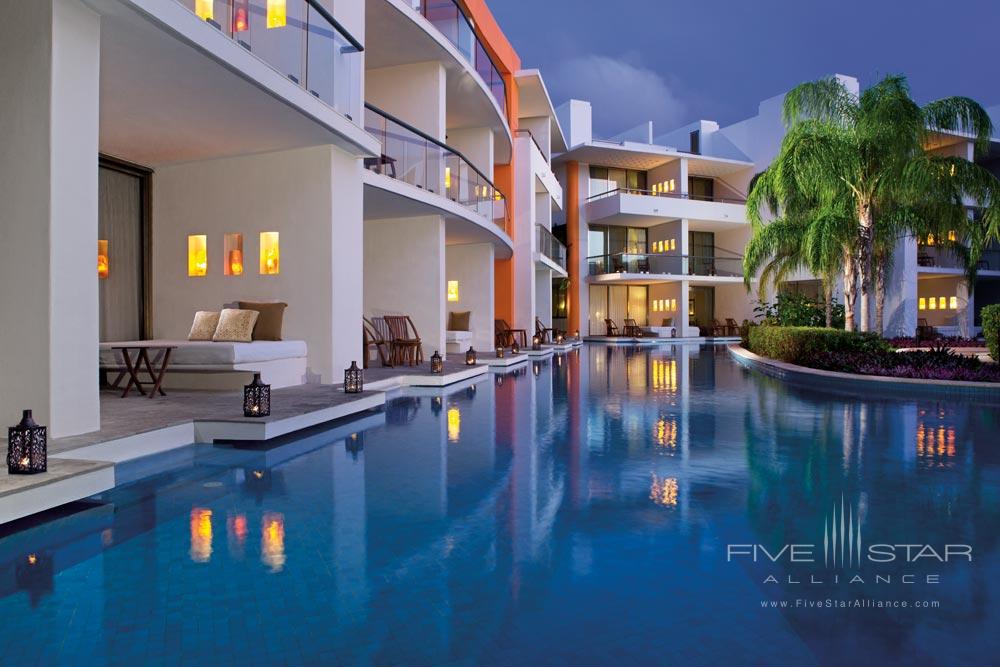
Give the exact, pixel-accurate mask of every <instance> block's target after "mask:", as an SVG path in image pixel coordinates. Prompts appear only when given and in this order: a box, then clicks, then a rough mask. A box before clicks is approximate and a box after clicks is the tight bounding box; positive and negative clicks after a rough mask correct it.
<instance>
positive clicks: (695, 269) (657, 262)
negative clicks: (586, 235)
mask: <svg viewBox="0 0 1000 667" xmlns="http://www.w3.org/2000/svg"><path fill="white" fill-rule="evenodd" d="M587 265H588V269H589V273H590V275H591V276H595V277H597V276H616V275H619V276H628V277H630V278H634V277H636V276H649V277H650V278H655V277H660V278H667V277H669V278H670V279H671V280H686V279H691V278H696V279H699V280H701V279H708V281H707V282H733V281H734V279H736V280H743V258H742V257H740V256H733V257H715V256H711V257H709V256H691V255H673V254H667V253H614V254H610V255H595V256H593V257H588V258H587ZM714 279H722V280H714Z"/></svg>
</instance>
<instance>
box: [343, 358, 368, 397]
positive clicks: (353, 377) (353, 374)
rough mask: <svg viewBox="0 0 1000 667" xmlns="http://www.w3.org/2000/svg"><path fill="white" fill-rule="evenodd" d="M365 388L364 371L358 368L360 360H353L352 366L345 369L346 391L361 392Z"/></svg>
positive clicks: (350, 392) (346, 392)
mask: <svg viewBox="0 0 1000 667" xmlns="http://www.w3.org/2000/svg"><path fill="white" fill-rule="evenodd" d="M364 388H365V378H364V371H362V370H361V369H360V368H358V362H357V361H352V362H351V367H350V368H348V369H346V370H345V371H344V393H345V394H360V393H361V392H362V391H364Z"/></svg>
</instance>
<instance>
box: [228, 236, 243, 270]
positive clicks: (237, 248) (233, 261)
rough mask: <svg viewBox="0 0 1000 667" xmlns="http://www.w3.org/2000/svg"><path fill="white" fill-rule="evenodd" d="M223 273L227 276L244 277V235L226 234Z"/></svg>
mask: <svg viewBox="0 0 1000 667" xmlns="http://www.w3.org/2000/svg"><path fill="white" fill-rule="evenodd" d="M224 245H225V248H224V251H225V255H224V260H225V264H224V269H223V273H224V274H225V275H227V276H242V275H243V235H242V234H226V237H225V244H224Z"/></svg>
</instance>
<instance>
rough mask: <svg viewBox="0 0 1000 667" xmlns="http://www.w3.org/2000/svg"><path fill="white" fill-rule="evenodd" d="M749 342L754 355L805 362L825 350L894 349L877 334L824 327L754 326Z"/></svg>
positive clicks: (862, 350) (874, 351)
mask: <svg viewBox="0 0 1000 667" xmlns="http://www.w3.org/2000/svg"><path fill="white" fill-rule="evenodd" d="M749 343H750V351H751V352H753V353H754V354H759V355H761V356H762V357H770V358H771V359H778V360H780V361H787V362H788V363H792V364H803V365H809V364H808V360H809V359H810V358H814V357H815V356H816V355H818V354H821V353H825V352H871V353H879V352H888V351H890V350H891V348H890V347H889V344H888V343H886V342H885V341H884V340H883V339H882V337H881V336H879V335H878V334H876V333H857V332H854V331H844V330H843V329H826V328H822V327H775V326H757V327H751V328H750V331H749Z"/></svg>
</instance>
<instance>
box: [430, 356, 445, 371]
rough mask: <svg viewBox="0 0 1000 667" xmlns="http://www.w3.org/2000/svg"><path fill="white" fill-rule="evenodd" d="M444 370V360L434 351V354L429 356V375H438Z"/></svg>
mask: <svg viewBox="0 0 1000 667" xmlns="http://www.w3.org/2000/svg"><path fill="white" fill-rule="evenodd" d="M443 370H444V359H442V358H441V355H440V354H439V353H438V351H437V350H434V354H432V355H431V373H433V374H434V375H440V374H441V371H443Z"/></svg>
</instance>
